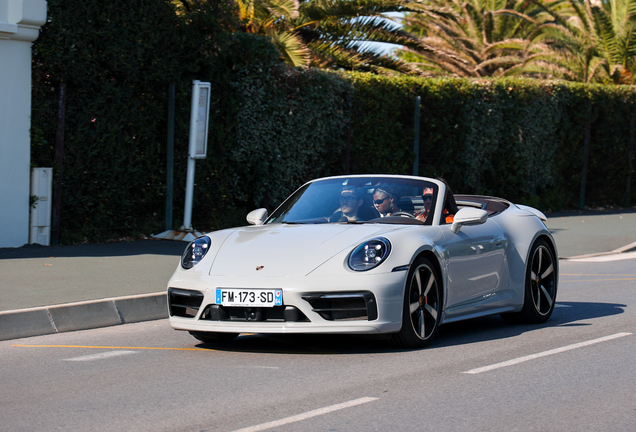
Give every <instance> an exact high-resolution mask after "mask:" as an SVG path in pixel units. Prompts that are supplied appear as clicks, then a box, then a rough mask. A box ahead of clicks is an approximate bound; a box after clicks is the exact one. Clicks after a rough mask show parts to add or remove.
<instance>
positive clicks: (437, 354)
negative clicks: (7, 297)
mask: <svg viewBox="0 0 636 432" xmlns="http://www.w3.org/2000/svg"><path fill="white" fill-rule="evenodd" d="M632 256H633V254H629V255H626V254H623V256H618V257H617V256H614V257H609V258H608V257H605V258H603V259H605V260H607V259H615V258H629V257H632ZM635 280H636V260H635V259H634V258H633V257H632V258H631V259H621V260H616V261H598V260H597V261H580V260H579V261H565V262H561V278H560V286H559V294H558V298H557V302H558V303H557V308H556V309H555V312H554V314H553V316H552V318H551V320H550V321H548V323H546V324H544V325H540V326H524V325H508V324H505V323H504V322H503V320H501V319H500V318H499V317H489V318H483V319H478V320H473V321H469V322H464V323H457V324H452V325H448V326H442V327H441V328H440V331H439V332H438V336H437V340H436V342H435V343H434V345H433V346H431V347H429V348H427V349H422V350H413V351H401V350H395V349H393V348H390V347H388V346H387V345H386V344H385V343H383V342H382V341H377V340H367V339H360V338H354V337H326V336H291V335H290V336H284V335H283V336H276V337H270V336H259V335H242V336H240V337H239V338H238V339H237V340H236V341H235V342H234V343H232V344H228V345H222V346H218V345H217V346H213V345H205V344H199V343H198V342H197V341H196V340H194V339H193V338H192V337H191V336H190V335H188V334H187V333H185V332H177V331H174V330H172V329H171V328H170V327H169V325H168V323H167V320H158V321H150V322H143V323H137V324H129V325H125V326H117V327H107V328H101V329H94V330H85V331H79V332H70V333H59V334H53V335H47V336H38V337H32V338H26V339H15V340H9V341H3V342H0V358H2V364H3V366H2V368H0V430H1V431H27V430H28V431H39V430H46V431H50V430H82V431H84V430H86V431H89V430H99V431H110V430H117V431H120V430H129V431H236V430H244V431H257V430H268V431H279V432H285V431H387V430H391V431H394V430H400V431H436V432H438V431H454V432H455V431H485V430H488V431H506V432H509V431H529V430H533V431H555V430H558V431H601V430H602V431H607V430H611V431H633V430H634V425H635V424H636V361H634V358H636V312H635V306H636V290H635V289H634V281H635ZM502 362H507V363H502Z"/></svg>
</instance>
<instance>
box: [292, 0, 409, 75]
mask: <svg viewBox="0 0 636 432" xmlns="http://www.w3.org/2000/svg"><path fill="white" fill-rule="evenodd" d="M414 6H415V4H412V3H407V2H406V1H404V0H302V1H301V3H300V7H299V16H298V18H297V19H294V20H292V22H291V24H292V25H293V27H294V31H295V32H296V33H297V34H298V35H299V36H300V37H301V38H302V40H303V42H304V43H305V44H306V46H307V47H308V49H309V51H310V61H309V65H311V66H315V67H321V68H332V69H346V70H367V71H376V72H383V71H387V70H390V71H397V72H400V73H407V74H417V73H418V71H417V69H415V68H414V67H412V66H411V65H409V63H408V62H404V61H402V60H400V59H399V58H397V57H395V56H392V55H388V54H381V53H379V52H378V49H377V45H374V44H372V43H373V42H376V43H377V42H380V43H388V44H393V45H395V46H396V47H397V46H418V44H419V43H418V41H417V38H415V37H413V36H412V35H410V34H409V33H408V32H406V31H404V29H402V27H401V25H399V24H398V23H397V22H396V18H389V17H388V16H387V15H386V14H388V13H392V12H393V13H395V12H397V13H402V12H405V11H408V10H413V9H412V7H414Z"/></svg>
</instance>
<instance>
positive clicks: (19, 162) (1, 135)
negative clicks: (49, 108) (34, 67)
mask: <svg viewBox="0 0 636 432" xmlns="http://www.w3.org/2000/svg"><path fill="white" fill-rule="evenodd" d="M45 22H46V1H45V0H0V247H19V246H22V245H24V244H26V243H28V241H29V195H30V193H29V189H30V187H29V184H30V154H31V153H30V152H31V148H30V147H31V142H30V138H29V129H30V128H31V42H33V41H34V40H35V39H37V37H38V32H39V28H40V26H41V25H43V24H44V23H45Z"/></svg>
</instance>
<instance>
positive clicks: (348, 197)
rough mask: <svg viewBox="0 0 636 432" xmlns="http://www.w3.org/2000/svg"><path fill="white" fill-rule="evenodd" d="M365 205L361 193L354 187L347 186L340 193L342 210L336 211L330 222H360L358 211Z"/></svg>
mask: <svg viewBox="0 0 636 432" xmlns="http://www.w3.org/2000/svg"><path fill="white" fill-rule="evenodd" d="M363 203H364V200H363V199H362V196H361V195H360V192H358V191H357V190H356V188H355V187H354V186H345V187H344V188H342V190H341V191H340V209H339V210H338V211H336V212H335V213H334V214H333V215H332V216H331V218H330V219H329V221H330V222H347V221H349V222H355V221H357V220H358V209H359V208H360V206H361V205H362V204H363Z"/></svg>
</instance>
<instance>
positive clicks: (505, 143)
mask: <svg viewBox="0 0 636 432" xmlns="http://www.w3.org/2000/svg"><path fill="white" fill-rule="evenodd" d="M346 77H347V79H349V80H350V82H351V83H352V84H353V86H354V88H355V97H354V103H353V105H354V108H353V110H354V116H353V118H354V122H353V123H354V132H353V138H352V148H353V149H354V153H355V156H352V158H353V159H355V164H354V165H353V171H354V172H359V173H362V172H374V171H380V172H391V173H401V174H409V173H411V172H412V164H413V159H414V153H413V137H414V110H415V108H414V106H415V97H416V96H420V97H421V118H420V160H419V169H418V172H419V174H420V175H428V176H436V177H437V176H441V177H444V178H446V179H447V180H448V181H449V182H450V184H451V185H453V188H454V190H456V191H458V192H465V193H479V194H488V195H495V196H502V197H505V198H508V199H511V200H515V201H518V202H526V203H530V204H533V205H537V206H539V207H541V208H543V209H544V210H562V209H574V208H578V207H580V204H581V184H582V176H583V166H584V158H583V157H584V137H585V130H586V127H587V126H588V123H589V128H590V131H591V139H590V147H589V162H588V168H587V176H586V179H587V181H586V183H585V185H586V187H585V194H584V204H585V205H588V206H631V205H633V204H634V201H635V198H636V195H635V194H634V181H635V180H634V176H633V175H631V176H630V172H631V173H632V174H633V133H634V131H633V119H634V116H635V115H636V92H635V91H634V89H633V88H632V87H629V86H611V87H609V86H598V85H586V84H574V83H564V82H552V81H538V80H530V79H498V80H467V79H449V78H442V79H421V78H408V77H405V78H400V77H390V78H389V77H382V76H374V75H369V74H356V73H349V74H346ZM630 143H631V146H632V147H631V148H632V153H631V155H632V160H631V162H630ZM628 179H629V180H630V181H631V188H630V196H629V197H628V196H627V190H628V183H627V182H628Z"/></svg>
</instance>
